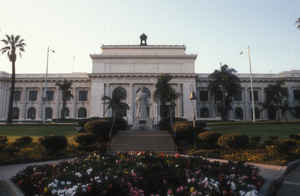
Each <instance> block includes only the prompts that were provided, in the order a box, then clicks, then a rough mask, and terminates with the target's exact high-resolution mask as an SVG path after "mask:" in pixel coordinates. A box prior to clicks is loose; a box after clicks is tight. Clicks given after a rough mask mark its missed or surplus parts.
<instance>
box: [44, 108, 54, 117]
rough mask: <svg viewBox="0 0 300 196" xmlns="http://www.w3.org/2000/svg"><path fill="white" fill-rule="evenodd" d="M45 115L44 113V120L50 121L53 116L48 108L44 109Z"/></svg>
mask: <svg viewBox="0 0 300 196" xmlns="http://www.w3.org/2000/svg"><path fill="white" fill-rule="evenodd" d="M45 113H46V116H45V117H46V119H52V115H53V110H52V108H50V107H47V108H46V109H45Z"/></svg>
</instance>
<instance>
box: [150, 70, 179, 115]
mask: <svg viewBox="0 0 300 196" xmlns="http://www.w3.org/2000/svg"><path fill="white" fill-rule="evenodd" d="M171 80H172V76H171V75H169V74H162V75H160V77H159V78H158V80H157V83H156V84H155V91H154V100H155V102H157V103H160V117H161V119H162V120H167V119H168V118H170V120H171V119H172V118H174V117H173V113H174V112H171V111H174V107H175V106H176V104H175V101H176V99H177V98H178V96H179V94H178V93H176V91H175V90H174V89H173V88H172V86H171V84H170V81H171Z"/></svg>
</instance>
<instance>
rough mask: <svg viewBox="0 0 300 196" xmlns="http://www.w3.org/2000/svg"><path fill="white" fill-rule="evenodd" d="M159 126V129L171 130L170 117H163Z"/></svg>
mask: <svg viewBox="0 0 300 196" xmlns="http://www.w3.org/2000/svg"><path fill="white" fill-rule="evenodd" d="M158 127H159V130H163V131H166V130H171V126H170V119H168V118H165V119H161V120H160V121H159V123H158Z"/></svg>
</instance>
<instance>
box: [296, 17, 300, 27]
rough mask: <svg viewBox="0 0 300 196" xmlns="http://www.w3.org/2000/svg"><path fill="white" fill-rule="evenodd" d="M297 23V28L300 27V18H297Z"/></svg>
mask: <svg viewBox="0 0 300 196" xmlns="http://www.w3.org/2000/svg"><path fill="white" fill-rule="evenodd" d="M296 25H297V28H298V29H300V18H298V19H297V21H296Z"/></svg>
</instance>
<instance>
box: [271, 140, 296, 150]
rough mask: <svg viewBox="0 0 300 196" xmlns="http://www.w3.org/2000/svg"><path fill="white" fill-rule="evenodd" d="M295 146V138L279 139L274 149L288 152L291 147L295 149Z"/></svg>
mask: <svg viewBox="0 0 300 196" xmlns="http://www.w3.org/2000/svg"><path fill="white" fill-rule="evenodd" d="M296 146H297V143H296V141H295V140H292V139H284V140H280V141H279V143H278V144H277V145H276V149H277V151H278V152H280V153H289V152H291V151H292V150H293V149H295V148H296Z"/></svg>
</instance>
